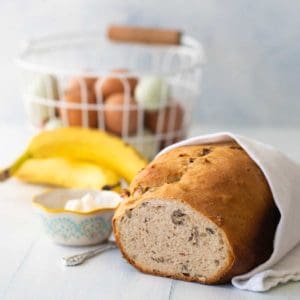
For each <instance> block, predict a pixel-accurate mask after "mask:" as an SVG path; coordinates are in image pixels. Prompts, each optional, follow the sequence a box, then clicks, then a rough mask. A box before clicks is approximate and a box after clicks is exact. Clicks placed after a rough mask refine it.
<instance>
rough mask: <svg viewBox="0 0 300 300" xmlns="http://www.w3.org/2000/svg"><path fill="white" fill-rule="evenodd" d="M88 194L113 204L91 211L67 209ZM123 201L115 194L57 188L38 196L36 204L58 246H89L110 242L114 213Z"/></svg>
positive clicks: (36, 208) (46, 229) (45, 225)
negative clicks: (75, 200)
mask: <svg viewBox="0 0 300 300" xmlns="http://www.w3.org/2000/svg"><path fill="white" fill-rule="evenodd" d="M87 193H89V194H91V195H92V196H93V197H94V198H98V199H99V198H101V197H104V198H105V199H106V201H105V202H106V203H107V202H109V205H108V206H107V207H101V208H97V209H94V210H92V211H89V212H82V211H73V210H66V209H64V206H65V203H66V202H67V201H68V200H70V199H79V198H81V197H83V196H84V195H86V194H87ZM107 199H109V201H107ZM120 201H121V197H120V195H119V194H117V193H115V192H112V191H97V190H87V189H55V190H52V191H49V192H46V193H43V194H40V195H38V196H36V197H34V199H33V201H32V204H33V207H34V209H35V211H36V213H37V214H38V215H39V216H40V218H41V220H42V222H43V225H44V228H45V231H46V233H47V235H48V236H49V237H50V238H51V239H52V240H53V241H54V242H55V243H58V244H61V245H67V246H87V245H95V244H98V243H101V242H103V241H105V240H106V239H108V237H109V236H110V234H111V232H112V225H111V221H112V217H113V214H114V210H115V209H116V207H117V206H118V204H119V203H120Z"/></svg>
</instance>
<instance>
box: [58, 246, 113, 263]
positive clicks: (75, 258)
mask: <svg viewBox="0 0 300 300" xmlns="http://www.w3.org/2000/svg"><path fill="white" fill-rule="evenodd" d="M114 248H117V245H116V243H114V242H106V243H104V244H102V245H100V246H99V247H98V248H96V249H93V250H89V251H86V252H83V253H80V254H76V255H72V256H65V257H62V261H63V264H64V265H65V266H67V267H73V266H77V265H80V264H82V263H83V262H84V261H85V260H87V259H88V258H91V257H93V256H96V255H97V254H100V253H102V252H104V251H106V250H109V249H114Z"/></svg>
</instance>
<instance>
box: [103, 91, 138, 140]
mask: <svg viewBox="0 0 300 300" xmlns="http://www.w3.org/2000/svg"><path fill="white" fill-rule="evenodd" d="M125 101H128V104H129V105H133V107H130V108H128V109H127V108H125V105H126V104H127V103H125ZM126 114H127V116H128V124H127V125H128V131H127V133H128V134H135V133H136V131H137V125H138V124H137V117H138V111H137V108H136V102H135V101H134V99H133V98H132V97H129V98H128V99H126V97H125V96H124V94H120V93H119V94H112V95H111V96H110V97H109V98H107V100H106V102H105V108H104V120H105V126H106V129H107V130H108V131H110V132H112V133H114V134H117V135H122V132H123V131H122V129H123V128H122V126H123V118H124V117H125V116H126ZM125 132H126V131H125Z"/></svg>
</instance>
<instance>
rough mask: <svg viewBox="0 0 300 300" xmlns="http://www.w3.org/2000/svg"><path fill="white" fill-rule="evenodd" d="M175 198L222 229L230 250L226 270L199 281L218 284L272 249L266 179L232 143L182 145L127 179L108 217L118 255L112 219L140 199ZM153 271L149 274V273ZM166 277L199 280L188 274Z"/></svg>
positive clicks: (272, 211) (272, 210)
mask: <svg viewBox="0 0 300 300" xmlns="http://www.w3.org/2000/svg"><path fill="white" fill-rule="evenodd" d="M154 198H156V199H169V200H170V199H174V200H176V199H180V200H181V201H182V202H184V203H187V204H188V205H190V206H191V207H192V208H193V209H195V210H196V211H198V212H201V214H203V215H204V216H206V217H207V218H209V219H210V220H211V221H212V222H214V223H215V224H216V225H217V226H218V227H219V228H221V229H222V230H223V232H224V233H225V235H226V236H227V239H228V242H229V244H230V246H231V248H232V257H231V258H230V257H229V259H228V262H229V263H228V268H227V270H225V271H223V272H222V274H217V275H216V276H215V277H214V278H208V279H207V281H206V282H202V283H208V284H212V283H223V282H227V281H229V280H230V279H231V278H232V277H233V276H235V275H238V274H242V273H245V272H247V271H249V270H251V269H252V268H254V267H255V266H257V265H258V264H260V263H262V262H263V261H265V260H266V259H267V258H268V257H269V256H270V254H271V253H272V248H273V246H272V244H273V237H274V233H275V229H276V225H277V224H278V220H279V214H278V210H277V209H276V207H275V204H274V201H273V198H272V194H271V191H270V188H269V186H268V184H267V181H266V179H265V177H264V175H263V173H262V172H261V170H260V169H259V168H258V166H257V165H256V164H255V163H254V162H253V161H252V160H251V159H250V157H249V156H248V155H247V154H246V152H245V151H244V150H243V149H242V148H241V147H240V146H239V145H237V144H236V143H234V142H230V143H222V144H210V145H199V146H184V147H179V148H176V149H174V150H172V151H169V152H167V153H165V154H163V155H161V156H159V157H158V158H156V159H155V160H154V161H152V162H151V163H150V164H149V165H148V166H147V167H146V168H145V169H144V170H143V171H141V172H140V173H139V174H138V175H137V176H136V178H135V179H134V181H133V182H132V184H131V186H130V189H129V195H128V196H127V197H126V198H125V201H124V202H123V203H122V204H121V205H120V207H119V208H118V210H117V212H116V214H115V217H114V221H113V224H114V226H113V227H114V232H115V235H116V241H117V243H118V245H119V247H120V249H121V251H122V253H123V255H124V257H125V258H126V259H127V260H128V261H129V262H130V263H131V264H133V265H134V266H136V267H137V268H138V269H140V270H141V271H143V272H146V271H147V270H144V269H143V268H142V267H141V266H138V265H136V263H135V262H134V261H132V260H131V259H130V258H129V257H128V255H126V253H125V251H124V249H123V247H122V245H121V243H120V239H119V235H118V230H117V226H116V220H117V219H118V217H119V216H122V215H123V213H124V212H125V210H126V209H129V208H132V207H135V206H136V205H137V204H138V203H140V201H143V200H146V199H154ZM151 273H155V272H151ZM156 273H157V275H162V276H170V277H173V278H177V279H183V280H189V281H199V280H197V279H194V278H186V277H183V276H180V275H179V276H172V275H171V274H161V273H160V272H159V271H157V272H156Z"/></svg>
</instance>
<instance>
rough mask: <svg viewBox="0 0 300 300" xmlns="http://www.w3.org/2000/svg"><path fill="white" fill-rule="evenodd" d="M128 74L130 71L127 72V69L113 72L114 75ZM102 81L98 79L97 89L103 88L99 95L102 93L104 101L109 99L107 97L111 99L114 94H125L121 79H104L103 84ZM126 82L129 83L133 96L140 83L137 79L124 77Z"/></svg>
mask: <svg viewBox="0 0 300 300" xmlns="http://www.w3.org/2000/svg"><path fill="white" fill-rule="evenodd" d="M126 72H128V70H126V69H116V70H113V71H112V73H126ZM101 80H102V79H100V78H99V79H98V81H97V83H96V89H98V88H99V87H101V91H99V93H100V92H102V95H103V99H107V97H109V96H110V95H112V94H117V93H124V92H125V90H124V85H123V83H122V81H121V80H120V79H119V78H117V77H115V78H114V77H107V78H103V82H102V84H101ZM124 80H127V81H128V84H129V88H130V94H131V95H133V93H134V89H135V87H136V85H137V82H138V80H137V78H133V77H128V78H126V77H124Z"/></svg>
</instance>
